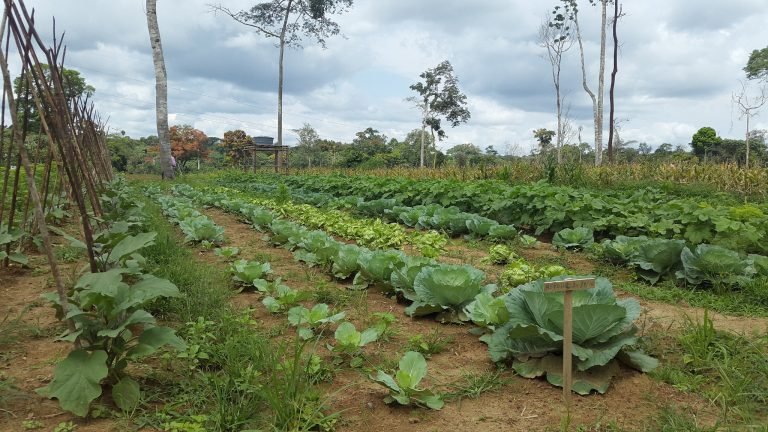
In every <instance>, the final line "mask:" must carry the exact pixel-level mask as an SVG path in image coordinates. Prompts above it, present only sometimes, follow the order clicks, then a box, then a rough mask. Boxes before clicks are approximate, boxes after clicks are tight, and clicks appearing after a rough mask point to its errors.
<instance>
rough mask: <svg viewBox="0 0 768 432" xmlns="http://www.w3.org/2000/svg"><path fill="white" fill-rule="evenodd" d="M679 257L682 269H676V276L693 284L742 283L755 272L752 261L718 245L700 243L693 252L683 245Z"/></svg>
mask: <svg viewBox="0 0 768 432" xmlns="http://www.w3.org/2000/svg"><path fill="white" fill-rule="evenodd" d="M680 257H681V261H682V263H683V269H682V270H678V271H677V273H676V274H677V277H678V278H680V279H685V280H686V281H687V282H688V283H690V284H693V285H699V284H701V283H705V282H708V283H715V282H722V283H725V284H726V285H742V284H744V283H746V282H748V281H749V280H750V279H751V277H752V276H753V275H754V274H755V273H756V271H755V268H754V267H753V261H750V260H746V259H742V258H741V257H740V256H739V254H738V253H736V252H734V251H732V250H730V249H726V248H724V247H720V246H714V245H707V244H700V245H698V246H697V247H696V249H695V251H693V252H692V251H691V250H690V249H688V248H687V247H685V248H683V251H682V253H681V255H680Z"/></svg>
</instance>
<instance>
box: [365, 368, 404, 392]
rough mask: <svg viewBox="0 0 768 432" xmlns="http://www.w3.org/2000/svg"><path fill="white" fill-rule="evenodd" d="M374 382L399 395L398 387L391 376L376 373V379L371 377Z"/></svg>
mask: <svg viewBox="0 0 768 432" xmlns="http://www.w3.org/2000/svg"><path fill="white" fill-rule="evenodd" d="M371 378H372V379H373V380H374V381H376V382H378V383H380V384H382V385H384V386H386V387H387V388H389V389H390V390H392V391H394V392H397V393H400V392H401V391H402V390H400V386H398V385H397V383H396V382H395V379H394V378H392V376H391V375H389V374H386V373H384V372H383V371H377V372H376V377H375V378H374V377H371Z"/></svg>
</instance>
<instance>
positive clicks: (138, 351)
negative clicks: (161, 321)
mask: <svg viewBox="0 0 768 432" xmlns="http://www.w3.org/2000/svg"><path fill="white" fill-rule="evenodd" d="M164 345H169V346H170V347H172V348H174V349H176V350H178V351H181V350H184V349H185V348H186V346H187V344H186V343H185V342H184V340H182V339H181V338H179V337H178V336H176V331H175V330H173V329H171V328H168V327H151V328H148V329H146V330H144V331H143V332H141V334H140V335H139V340H138V343H137V344H136V345H135V346H134V347H133V348H131V349H129V350H128V352H126V357H128V358H139V357H145V356H148V355H150V354H152V353H154V352H155V351H157V349H158V348H160V347H162V346H164Z"/></svg>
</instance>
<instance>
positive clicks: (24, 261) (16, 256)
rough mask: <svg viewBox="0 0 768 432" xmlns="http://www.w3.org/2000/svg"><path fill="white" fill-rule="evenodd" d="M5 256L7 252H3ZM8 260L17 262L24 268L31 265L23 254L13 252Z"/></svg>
mask: <svg viewBox="0 0 768 432" xmlns="http://www.w3.org/2000/svg"><path fill="white" fill-rule="evenodd" d="M3 254H5V252H3ZM0 259H3V258H2V257H0ZM8 259H9V260H11V261H13V262H15V263H16V264H20V265H23V266H25V265H28V264H29V258H28V257H27V256H26V255H24V254H23V253H21V252H12V253H11V254H10V255H8Z"/></svg>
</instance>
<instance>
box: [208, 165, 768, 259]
mask: <svg viewBox="0 0 768 432" xmlns="http://www.w3.org/2000/svg"><path fill="white" fill-rule="evenodd" d="M221 181H222V182H223V183H226V184H235V183H242V182H258V183H268V184H278V183H281V184H285V185H287V186H288V187H291V188H301V189H302V190H304V191H311V192H316V193H326V194H330V195H333V196H356V197H360V198H362V199H364V200H375V199H381V198H385V199H394V200H396V201H397V202H400V203H402V204H404V205H407V206H417V205H429V204H440V205H442V206H454V207H457V208H458V209H460V210H461V211H463V212H468V213H474V214H477V215H480V216H483V217H487V218H490V219H493V220H496V221H497V222H499V223H502V224H514V225H516V226H521V227H527V228H529V229H531V230H534V231H535V232H536V233H537V234H539V233H542V232H546V231H549V232H553V233H554V232H558V231H560V230H562V229H564V228H577V227H586V228H590V229H592V230H593V231H594V232H596V233H599V234H600V236H603V237H615V236H618V235H628V236H639V235H647V236H651V237H659V238H667V239H684V240H687V241H689V242H691V243H694V244H698V243H710V244H717V245H720V246H723V247H727V248H730V249H734V250H745V251H748V252H751V253H766V252H768V241H766V239H767V238H768V206H767V205H765V204H762V205H754V204H751V205H740V206H728V205H717V204H716V203H702V202H700V201H699V200H696V199H691V198H674V197H671V196H669V195H668V194H666V193H664V192H662V191H660V190H658V189H652V188H645V189H639V190H637V191H636V192H634V193H631V194H629V193H627V192H626V191H591V190H583V189H574V188H570V187H563V186H554V185H550V184H547V183H545V182H538V183H534V184H525V185H514V186H512V185H509V184H506V183H504V182H499V181H471V182H459V181H452V180H423V179H422V180H418V181H415V180H410V179H397V178H379V177H365V176H354V177H350V176H338V175H326V176H279V177H278V176H274V175H265V174H262V175H247V174H242V173H240V174H234V173H230V174H228V175H225V176H223V177H222V179H221Z"/></svg>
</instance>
